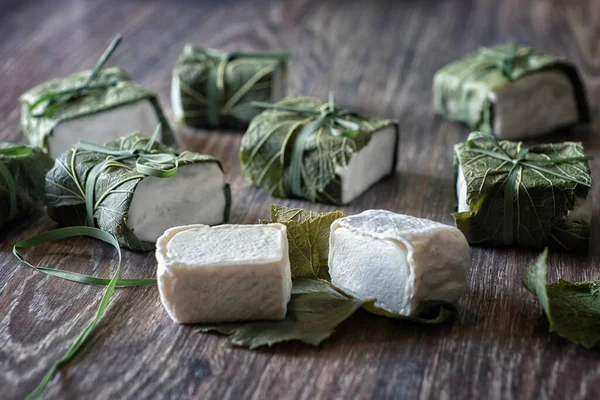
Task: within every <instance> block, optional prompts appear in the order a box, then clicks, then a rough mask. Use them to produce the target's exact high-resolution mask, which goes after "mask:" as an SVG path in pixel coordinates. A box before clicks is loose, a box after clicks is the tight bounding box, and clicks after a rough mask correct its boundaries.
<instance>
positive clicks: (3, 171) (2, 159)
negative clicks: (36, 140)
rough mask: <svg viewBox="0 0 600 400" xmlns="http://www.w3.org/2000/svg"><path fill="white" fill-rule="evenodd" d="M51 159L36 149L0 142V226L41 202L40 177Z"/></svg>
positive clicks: (48, 167) (38, 205) (49, 165)
mask: <svg viewBox="0 0 600 400" xmlns="http://www.w3.org/2000/svg"><path fill="white" fill-rule="evenodd" d="M52 164H53V162H52V159H51V158H50V157H49V156H48V155H47V154H45V153H44V152H42V150H40V149H39V148H36V147H30V146H23V145H20V144H14V143H0V210H2V211H1V212H0V227H1V226H4V225H5V224H6V223H7V222H9V221H11V220H13V219H15V218H18V217H20V216H24V215H28V214H30V213H31V212H33V211H35V210H36V209H37V208H38V207H40V206H41V205H43V202H44V178H45V177H46V173H47V172H48V171H49V170H50V168H52Z"/></svg>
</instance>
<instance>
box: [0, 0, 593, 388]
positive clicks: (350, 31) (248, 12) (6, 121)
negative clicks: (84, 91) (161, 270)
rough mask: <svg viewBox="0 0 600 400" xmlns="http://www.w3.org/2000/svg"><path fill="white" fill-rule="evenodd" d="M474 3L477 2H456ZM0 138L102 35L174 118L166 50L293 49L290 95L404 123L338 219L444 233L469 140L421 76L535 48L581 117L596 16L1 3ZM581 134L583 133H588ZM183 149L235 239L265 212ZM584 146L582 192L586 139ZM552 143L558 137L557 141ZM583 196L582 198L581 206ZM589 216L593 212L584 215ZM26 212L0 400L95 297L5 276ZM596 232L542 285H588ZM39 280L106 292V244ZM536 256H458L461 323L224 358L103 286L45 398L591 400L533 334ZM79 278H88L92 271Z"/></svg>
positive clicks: (385, 326) (2, 249) (557, 262)
mask: <svg viewBox="0 0 600 400" xmlns="http://www.w3.org/2000/svg"><path fill="white" fill-rule="evenodd" d="M473 3H474V2H473ZM0 10H1V12H0V37H2V40H0V60H1V62H0V82H1V86H0V87H2V91H1V92H0V115H2V116H3V118H2V119H0V139H1V140H8V141H23V138H22V135H21V132H20V128H19V105H18V97H19V95H20V94H21V93H23V92H24V91H25V90H27V89H28V88H30V87H31V86H33V85H35V84H37V83H39V82H42V81H44V80H46V79H49V78H51V77H56V76H61V75H65V74H68V73H70V72H72V71H76V70H80V69H84V68H89V67H90V66H91V65H92V64H93V62H94V61H95V59H96V58H97V56H98V54H99V53H100V52H101V51H102V50H103V48H104V47H105V46H106V44H107V43H108V42H109V41H110V39H111V38H112V37H113V35H114V34H115V33H117V32H120V33H122V34H123V35H124V38H125V42H124V46H123V49H121V50H119V55H118V56H117V57H116V59H119V56H122V55H129V56H130V57H129V58H126V59H125V58H123V59H122V60H121V62H120V65H121V66H123V67H124V68H126V69H127V70H128V71H129V72H130V73H131V75H132V76H133V77H134V78H135V79H136V80H138V81H139V82H140V83H142V84H143V85H145V86H147V87H149V88H151V89H153V90H156V91H157V92H158V93H159V94H160V96H161V100H162V102H163V105H165V108H166V109H167V113H168V114H169V115H170V116H171V117H172V114H171V111H170V107H169V101H168V93H169V86H170V76H171V68H172V66H173V65H174V62H175V60H176V59H177V57H178V56H179V54H180V52H181V50H182V48H183V44H184V43H185V42H192V43H195V44H198V45H202V46H209V47H215V48H222V49H225V50H234V49H236V50H275V49H283V50H288V49H289V50H291V51H292V52H293V54H294V57H293V60H292V62H291V64H290V74H289V76H290V81H289V86H290V92H291V93H302V94H308V95H314V96H318V97H322V98H325V97H326V95H327V93H328V92H329V91H330V90H334V91H335V93H336V100H337V101H339V102H340V103H341V104H343V105H345V106H348V107H352V108H357V109H360V110H363V111H367V112H373V113H378V114H382V115H384V116H389V117H395V118H398V119H399V120H400V121H401V143H400V148H399V156H400V158H399V165H398V173H397V175H396V176H395V177H393V178H390V179H387V180H385V181H384V182H382V183H380V184H377V185H376V186H375V187H373V188H372V190H370V191H369V192H368V193H367V194H365V195H363V196H361V197H360V198H359V199H357V200H356V201H355V202H353V203H352V204H351V205H349V206H347V207H343V208H342V210H343V211H344V212H345V213H349V214H350V213H356V212H360V211H362V210H364V209H369V208H385V209H390V210H393V211H397V212H402V213H407V214H412V215H415V216H419V217H426V218H431V219H434V220H437V221H442V222H445V223H448V224H450V223H451V217H450V215H449V214H450V213H451V212H452V211H453V209H454V207H455V199H454V190H455V189H454V182H453V172H452V168H451V165H452V153H451V146H452V145H453V144H454V143H456V142H457V141H460V140H464V139H465V137H466V134H467V129H466V128H464V127H462V126H459V125H456V124H453V123H451V122H447V121H443V120H441V119H439V118H436V117H435V116H434V115H433V110H432V107H431V101H432V99H431V83H432V77H433V74H434V72H435V71H436V70H437V69H438V68H439V67H441V66H442V65H444V64H445V63H447V62H449V61H451V60H453V59H454V58H456V57H458V56H460V55H462V54H465V53H467V52H469V51H472V50H475V49H477V48H478V47H479V46H481V45H489V44H494V43H497V42H519V43H525V44H531V45H535V46H536V47H538V48H540V49H541V50H543V51H547V52H550V53H553V54H558V55H564V56H568V57H570V58H571V59H573V60H574V61H575V62H577V63H578V64H579V65H580V67H581V71H582V73H583V76H584V80H585V82H586V84H587V86H588V97H589V98H590V100H591V102H592V109H593V114H594V115H596V114H597V112H598V105H597V103H596V101H597V99H598V98H599V95H600V44H598V43H599V42H598V40H596V39H597V37H598V36H599V34H600V18H598V17H599V16H600V4H598V3H597V2H595V1H593V0H588V1H583V0H582V1H577V2H572V1H567V0H563V1H558V0H552V1H545V0H538V1H533V0H532V1H526V2H525V1H519V0H507V1H503V2H496V1H482V2H477V5H476V6H475V5H474V4H472V3H469V2H462V1H457V0H444V1H415V0H407V1H403V2H393V1H371V2H361V1H358V0H347V1H341V0H331V1H327V2H319V1H316V0H296V1H292V0H287V1H276V0H273V1H270V0H257V1H253V2H243V1H238V0H227V1H222V2H218V3H217V2H211V1H170V2H159V1H149V2H137V1H130V0H127V1H117V0H106V1H102V2H101V1H89V2H82V1H76V0H61V1H59V0H38V1H36V2H26V1H23V2H18V3H17V2H6V3H3V4H0ZM598 125H599V123H598V122H597V121H596V122H595V123H594V124H593V130H594V131H598V129H599V128H600V127H599V126H598ZM182 136H183V142H182V146H183V147H184V148H186V149H190V150H196V151H201V152H205V153H208V154H212V155H214V156H216V157H217V158H219V159H220V160H221V161H222V162H223V164H224V167H225V170H226V172H227V177H228V179H229V181H230V182H231V184H232V189H233V196H234V203H233V210H232V221H233V222H235V223H252V222H255V221H256V220H257V219H258V218H261V217H265V216H267V214H268V209H269V205H270V204H271V203H272V202H278V203H281V204H285V205H290V206H297V207H312V208H314V209H316V210H330V209H333V208H332V207H330V206H325V205H320V204H310V203H307V202H304V201H297V200H279V199H273V198H270V197H269V196H268V195H266V194H264V193H262V192H260V191H259V190H258V189H256V188H253V187H250V186H248V185H247V184H246V183H245V181H244V178H243V176H242V174H241V171H240V165H239V162H238V158H237V157H238V156H237V151H238V148H239V143H240V137H241V135H240V133H235V132H194V131H192V130H190V129H183V131H182ZM569 138H570V139H577V140H582V141H583V142H584V144H585V146H586V149H587V152H588V153H589V154H591V155H595V156H596V157H597V159H596V160H595V161H593V162H592V170H593V175H594V177H595V178H597V177H598V173H599V168H600V158H598V157H600V139H599V138H598V135H597V134H591V133H590V132H588V131H586V130H581V131H579V132H576V133H575V134H574V136H571V137H569ZM558 139H561V138H558ZM599 190H600V189H599V188H598V186H596V187H595V188H594V190H593V196H594V197H595V198H598V194H599V193H598V192H599ZM594 212H595V214H597V213H598V206H595V208H594ZM54 226H55V225H54V223H53V222H52V221H51V220H50V219H49V218H47V217H46V216H45V214H44V212H43V211H40V212H39V213H38V214H36V215H34V216H32V217H31V218H28V219H24V220H21V221H17V222H15V223H11V224H9V226H7V227H6V228H5V229H3V230H2V231H1V232H0V265H1V267H0V310H2V312H0V393H2V395H1V396H2V397H3V398H22V397H23V396H25V395H26V394H27V393H28V392H30V391H31V390H32V389H33V388H34V387H35V386H36V385H37V383H38V382H39V381H40V379H41V378H42V376H43V374H44V373H45V371H46V370H47V369H48V368H49V366H50V365H51V364H52V362H53V361H54V360H56V359H57V358H58V357H60V355H62V354H63V353H64V351H65V350H66V349H67V347H68V346H69V345H70V343H71V342H72V340H73V339H74V338H75V337H76V336H77V335H78V334H79V332H80V330H81V329H82V328H83V326H85V324H86V323H87V322H88V321H89V319H90V318H91V317H92V315H93V313H94V311H95V309H96V307H97V303H98V301H99V300H100V297H101V296H102V292H103V290H102V289H101V288H97V287H85V286H82V285H78V284H74V283H69V282H64V281H60V280H57V279H52V278H49V277H45V276H42V275H41V274H37V273H34V272H33V271H31V270H30V269H27V268H25V267H24V266H21V265H19V264H18V262H17V261H16V260H15V258H14V257H13V256H12V254H11V253H10V251H11V246H12V244H13V243H15V242H16V241H17V240H19V239H23V238H26V237H29V236H31V235H33V234H35V233H39V232H42V231H45V230H48V229H51V228H53V227H54ZM599 234H600V223H599V221H598V218H595V219H594V226H593V232H592V235H593V236H592V240H593V245H592V249H591V252H590V254H588V255H585V256H581V255H571V254H552V255H551V257H550V262H549V271H550V273H549V274H550V277H551V278H552V279H556V278H558V277H559V276H561V277H564V278H565V279H571V280H588V279H591V278H598V276H599V273H598V271H600V248H599V246H598V245H597V244H598V237H599ZM30 254H31V257H32V258H33V259H35V260H37V261H38V262H40V263H43V264H48V265H55V266H57V267H60V268H68V269H71V270H73V271H78V272H86V273H89V272H93V273H95V274H98V275H104V276H108V275H109V274H110V273H111V267H112V266H114V263H115V262H116V258H115V255H114V251H113V250H112V249H111V248H110V247H109V246H104V245H102V244H99V243H97V242H94V241H92V240H85V239H77V240H72V241H64V242H62V243H59V244H56V245H52V246H46V247H45V248H41V249H39V250H35V251H34V252H31V253H30ZM534 256H535V253H534V252H531V251H527V250H517V249H495V250H493V249H481V248H472V252H471V268H470V272H469V276H468V283H469V291H468V293H467V294H465V295H464V296H463V297H462V298H461V300H460V303H459V307H460V321H458V322H456V323H454V324H450V325H444V326H440V327H423V326H418V325H415V324H411V323H405V322H401V321H392V320H387V319H383V318H378V317H376V316H373V315H369V314H367V313H365V312H359V313H357V314H356V315H355V316H353V317H352V318H351V319H350V320H349V321H347V322H346V323H344V324H343V325H342V326H341V327H340V329H339V330H338V332H337V333H336V334H335V335H334V336H333V337H332V338H331V339H330V340H328V341H326V342H325V343H324V344H323V345H322V346H320V347H318V348H312V347H308V346H305V345H301V344H285V345H278V346H275V347H273V348H271V349H263V350H259V351H248V350H243V349H228V348H224V347H223V346H222V343H223V339H222V338H221V337H219V336H215V335H206V334H199V333H197V332H195V331H194V329H193V327H187V326H178V325H176V324H174V323H173V322H172V321H171V320H170V319H169V317H168V316H167V314H166V313H165V312H164V310H163V309H162V306H161V305H160V301H159V299H158V293H157V289H156V288H154V287H146V288H129V289H119V290H117V294H116V296H115V297H114V299H113V302H112V304H111V306H110V307H109V309H108V312H107V315H106V317H105V318H104V319H103V321H102V323H101V324H100V326H99V329H98V330H96V332H95V334H94V335H93V338H92V340H91V341H90V343H89V345H88V346H87V347H86V348H85V349H84V350H83V351H82V352H81V354H79V355H78V356H77V357H76V358H75V360H74V361H73V362H71V364H70V365H69V367H68V368H65V369H64V370H63V371H62V372H61V373H60V374H59V375H58V378H57V379H55V380H54V381H53V382H52V384H51V385H50V388H49V390H48V396H49V397H51V398H108V397H116V398H204V399H239V398H249V399H263V398H298V399H325V398H357V399H358V398H373V399H384V398H422V399H427V398H435V399H437V398H442V399H451V398H490V399H513V398H523V399H537V398H556V399H562V398H571V399H587V398H598V396H599V395H600V387H599V386H598V384H597V383H598V381H599V380H600V363H599V362H598V361H599V358H598V353H597V352H594V351H587V350H585V349H584V348H582V347H580V346H576V345H573V344H571V343H569V342H567V341H565V340H561V339H559V338H557V337H556V336H553V335H551V334H549V333H548V332H547V324H546V322H545V321H544V319H543V318H541V310H540V309H539V307H538V305H537V304H536V302H535V300H534V298H533V296H531V295H530V294H529V293H528V292H526V291H525V290H524V289H523V288H522V286H521V279H522V275H523V271H524V269H525V267H526V266H527V264H528V263H529V262H530V261H531V260H532V258H533V257H534ZM90 258H91V259H92V261H89V259H90ZM154 273H155V262H154V258H153V255H152V254H150V253H148V254H142V253H132V252H127V251H126V252H125V254H124V271H123V275H124V276H125V277H147V276H152V275H153V274H154Z"/></svg>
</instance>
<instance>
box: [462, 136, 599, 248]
mask: <svg viewBox="0 0 600 400" xmlns="http://www.w3.org/2000/svg"><path fill="white" fill-rule="evenodd" d="M478 139H482V140H484V141H486V142H488V143H490V144H491V145H492V146H493V150H489V149H486V148H483V147H481V146H479V145H478V144H477V142H476V140H478ZM467 146H468V147H469V149H470V151H472V152H474V153H477V154H482V155H485V156H487V157H493V158H496V159H498V160H502V161H504V162H505V163H507V164H509V165H510V164H512V167H511V168H510V170H509V172H508V175H507V177H506V180H505V182H504V219H503V221H504V223H503V241H504V243H505V244H512V243H513V241H514V212H515V208H514V205H515V203H516V202H517V201H518V196H517V190H518V184H519V183H518V179H517V178H518V176H519V174H520V173H521V172H522V171H523V168H531V169H534V170H536V171H538V172H540V173H542V174H547V175H551V176H553V177H556V178H560V179H564V180H566V181H570V182H574V183H577V184H579V185H583V186H587V187H591V185H590V183H589V182H584V181H582V180H579V179H577V178H574V177H572V176H569V175H566V174H563V173H560V172H557V171H553V170H551V169H548V168H546V167H544V166H541V165H538V164H539V163H541V164H562V163H571V162H581V161H589V160H593V159H594V157H593V156H582V157H565V158H551V159H544V160H534V159H530V158H527V156H528V154H529V149H528V148H525V147H522V143H521V142H519V144H518V150H517V154H515V155H511V154H509V153H508V152H507V151H506V150H505V149H504V148H503V147H502V145H501V144H500V142H498V140H496V138H495V137H494V136H493V135H491V134H489V133H485V132H473V133H471V134H470V135H469V137H468V139H467Z"/></svg>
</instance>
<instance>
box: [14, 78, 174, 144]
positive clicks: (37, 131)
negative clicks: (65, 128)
mask: <svg viewBox="0 0 600 400" xmlns="http://www.w3.org/2000/svg"><path fill="white" fill-rule="evenodd" d="M89 74H90V71H83V72H78V73H76V74H73V75H70V76H67V77H64V78H58V79H53V80H50V81H48V82H44V83H42V84H40V85H38V86H36V87H34V88H33V89H30V90H29V91H27V92H26V93H25V94H23V95H22V96H21V103H22V107H21V128H22V129H23V134H24V135H25V137H26V138H27V140H28V141H29V143H31V144H32V145H33V146H37V147H40V148H42V149H46V145H47V141H46V138H47V137H48V136H49V135H51V134H52V131H53V130H54V128H55V127H56V126H57V125H58V124H60V123H61V122H65V121H69V120H73V119H76V118H80V117H84V116H86V115H91V114H97V113H99V112H102V111H107V110H110V109H112V108H117V107H120V106H124V105H127V104H132V103H136V102H138V101H143V100H147V101H150V103H151V104H152V106H153V107H154V110H155V112H156V116H157V117H158V120H159V122H160V123H161V126H162V139H161V140H162V142H163V143H165V144H167V145H173V144H175V137H174V135H173V132H172V131H171V128H170V125H169V123H168V121H167V120H166V118H165V116H164V114H163V111H162V108H161V106H160V103H159V101H158V97H157V95H156V94H155V93H153V92H151V91H148V90H146V89H143V88H141V87H140V86H137V85H136V84H135V83H134V82H133V81H132V80H130V79H129V76H128V75H127V74H126V73H125V72H124V71H123V70H121V69H119V68H116V67H110V68H103V69H102V70H100V71H99V73H98V75H97V76H96V78H95V79H94V82H95V83H105V82H112V81H115V82H117V83H116V84H114V85H110V86H108V87H102V88H95V89H90V90H88V91H85V95H80V96H76V97H74V98H73V99H71V100H70V101H68V102H67V103H66V104H61V105H60V107H57V108H56V109H54V110H53V112H52V114H51V115H49V116H39V117H35V116H33V115H32V113H31V111H30V110H29V107H30V105H32V104H34V103H36V102H37V101H38V99H40V98H42V97H44V96H45V95H47V94H49V93H55V92H60V91H64V90H69V89H73V88H75V87H77V86H79V85H82V84H83V83H84V82H85V81H86V80H87V78H88V76H89Z"/></svg>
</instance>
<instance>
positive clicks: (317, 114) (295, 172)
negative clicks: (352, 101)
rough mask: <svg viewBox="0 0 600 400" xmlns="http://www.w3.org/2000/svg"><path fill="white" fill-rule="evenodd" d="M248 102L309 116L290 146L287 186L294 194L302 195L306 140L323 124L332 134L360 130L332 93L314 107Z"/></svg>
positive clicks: (338, 134)
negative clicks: (324, 101) (322, 102)
mask: <svg viewBox="0 0 600 400" xmlns="http://www.w3.org/2000/svg"><path fill="white" fill-rule="evenodd" d="M250 104H251V105H252V106H254V107H259V108H264V109H267V110H277V111H288V112H291V113H295V114H299V115H303V116H307V117H309V118H310V119H309V122H308V123H306V124H305V125H304V126H303V127H302V129H300V132H299V133H298V136H297V137H296V140H295V141H294V145H293V147H292V157H291V160H290V167H289V168H290V174H289V187H290V190H291V192H292V194H294V195H295V196H302V159H303V157H304V148H305V147H306V141H307V140H308V139H309V138H310V137H311V136H312V135H313V134H315V133H316V132H317V131H318V130H319V129H320V128H321V127H323V126H324V125H327V126H328V127H329V131H330V132H331V134H332V135H333V136H346V137H356V136H357V135H358V133H359V130H360V126H359V125H358V124H357V123H356V122H352V121H349V120H347V119H345V117H347V116H349V115H351V114H352V112H351V111H349V110H346V109H341V108H338V107H336V106H335V101H334V97H333V93H330V94H329V101H328V102H327V103H325V104H323V105H322V106H320V107H318V108H316V109H314V108H301V107H290V106H281V105H278V104H271V103H265V102H261V101H253V102H251V103H250Z"/></svg>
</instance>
